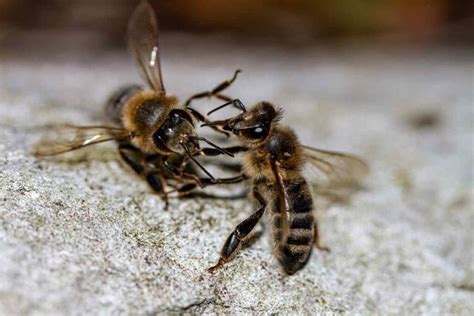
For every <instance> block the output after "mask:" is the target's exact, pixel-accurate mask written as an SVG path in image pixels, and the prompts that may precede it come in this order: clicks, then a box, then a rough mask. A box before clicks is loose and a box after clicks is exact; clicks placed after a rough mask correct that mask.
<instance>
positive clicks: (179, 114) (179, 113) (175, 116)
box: [170, 110, 193, 124]
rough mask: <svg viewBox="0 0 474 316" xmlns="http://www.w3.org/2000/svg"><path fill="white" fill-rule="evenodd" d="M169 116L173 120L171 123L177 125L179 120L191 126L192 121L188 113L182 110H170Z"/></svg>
mask: <svg viewBox="0 0 474 316" xmlns="http://www.w3.org/2000/svg"><path fill="white" fill-rule="evenodd" d="M170 116H171V118H172V120H173V123H175V124H177V123H178V122H179V121H181V120H185V121H188V122H189V123H191V124H193V119H192V117H191V115H189V113H188V112H186V111H184V110H172V111H171V112H170Z"/></svg>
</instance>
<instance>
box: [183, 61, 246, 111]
mask: <svg viewBox="0 0 474 316" xmlns="http://www.w3.org/2000/svg"><path fill="white" fill-rule="evenodd" d="M240 72H241V70H240V69H237V70H236V71H235V72H234V76H233V77H232V78H231V79H228V80H225V81H223V82H221V83H220V84H218V85H217V86H216V87H215V88H214V89H212V90H209V91H204V92H200V93H196V94H194V95H193V96H191V97H190V98H188V99H187V100H186V102H185V103H184V104H185V106H186V107H189V106H190V105H191V102H192V101H193V100H196V99H202V98H206V97H216V98H218V99H220V100H224V101H231V100H232V98H230V97H228V96H224V95H222V94H220V92H222V91H224V90H225V89H227V88H228V87H230V85H231V84H232V83H233V82H234V81H235V79H237V75H238V74H239V73H240Z"/></svg>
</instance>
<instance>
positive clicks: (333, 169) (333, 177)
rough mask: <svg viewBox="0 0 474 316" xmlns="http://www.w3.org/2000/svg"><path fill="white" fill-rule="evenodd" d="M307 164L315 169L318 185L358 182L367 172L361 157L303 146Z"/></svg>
mask: <svg viewBox="0 0 474 316" xmlns="http://www.w3.org/2000/svg"><path fill="white" fill-rule="evenodd" d="M303 154H304V157H305V160H306V162H307V164H306V165H307V166H308V167H310V168H311V169H312V170H313V171H314V169H316V171H317V178H316V179H315V182H316V183H317V185H318V186H324V187H328V188H331V187H338V186H346V185H356V184H359V183H360V182H361V181H362V180H363V179H364V178H365V176H366V175H367V174H368V172H369V167H368V165H367V163H366V162H365V161H363V160H362V159H361V158H359V157H356V156H353V155H350V154H345V153H341V152H334V151H327V150H322V149H316V148H312V147H308V146H303Z"/></svg>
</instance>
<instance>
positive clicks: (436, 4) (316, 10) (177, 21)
mask: <svg viewBox="0 0 474 316" xmlns="http://www.w3.org/2000/svg"><path fill="white" fill-rule="evenodd" d="M150 2H151V3H152V5H153V6H154V7H155V8H156V10H157V14H158V16H159V20H160V25H161V28H162V29H165V30H169V31H171V30H175V31H181V32H198V33H214V32H219V33H221V32H225V33H226V34H230V35H229V36H236V37H238V38H243V37H245V38H246V39H249V40H253V39H256V40H268V41H275V42H278V41H280V42H282V43H284V44H288V43H289V44H303V45H304V44H308V43H314V42H315V41H339V40H346V39H350V40H352V39H365V38H368V39H376V38H379V39H380V38H382V39H384V40H388V41H392V42H395V43H413V42H416V43H418V42H421V43H433V42H440V41H443V42H450V43H461V44H463V45H464V44H467V45H470V44H472V43H473V42H474V35H473V34H474V31H473V29H474V23H473V17H474V14H473V12H474V1H471V0H263V1H252V0H233V1H228V0H206V1H203V0H178V1H169V0H161V1H160V0H152V1H150ZM137 3H138V1H131V0H97V1H91V0H0V34H1V35H0V36H1V37H0V38H3V41H4V42H5V41H15V40H19V38H20V37H21V36H25V33H27V32H30V33H32V31H33V30H34V31H35V32H43V33H47V34H62V35H65V34H66V35H67V34H72V33H76V34H77V33H81V34H87V33H90V34H94V38H95V39H96V40H97V42H100V43H101V45H111V46H112V45H117V44H118V43H122V42H123V32H124V29H125V25H126V22H127V19H128V17H129V15H130V13H131V12H132V10H133V8H134V7H135V6H136V4H137ZM30 36H31V34H30Z"/></svg>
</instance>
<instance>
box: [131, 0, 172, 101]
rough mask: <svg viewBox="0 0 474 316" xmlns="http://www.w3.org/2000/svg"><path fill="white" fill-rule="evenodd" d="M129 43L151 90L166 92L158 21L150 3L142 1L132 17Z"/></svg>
mask: <svg viewBox="0 0 474 316" xmlns="http://www.w3.org/2000/svg"><path fill="white" fill-rule="evenodd" d="M127 42H128V45H129V46H130V49H131V50H132V53H133V55H134V56H135V59H136V60H137V63H138V66H139V67H140V69H141V74H142V76H143V78H144V80H145V81H146V82H147V83H148V85H149V86H150V88H152V89H154V90H155V91H157V92H165V86H164V85H163V79H162V76H161V65H160V55H159V45H158V20H157V18H156V15H155V11H154V10H153V8H152V6H151V5H150V4H149V3H148V1H145V0H143V1H141V2H140V4H139V5H138V6H137V8H136V9H135V11H134V12H133V14H132V16H131V17H130V20H129V22H128V26H127Z"/></svg>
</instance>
